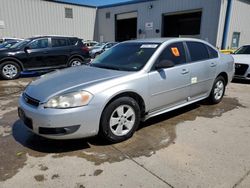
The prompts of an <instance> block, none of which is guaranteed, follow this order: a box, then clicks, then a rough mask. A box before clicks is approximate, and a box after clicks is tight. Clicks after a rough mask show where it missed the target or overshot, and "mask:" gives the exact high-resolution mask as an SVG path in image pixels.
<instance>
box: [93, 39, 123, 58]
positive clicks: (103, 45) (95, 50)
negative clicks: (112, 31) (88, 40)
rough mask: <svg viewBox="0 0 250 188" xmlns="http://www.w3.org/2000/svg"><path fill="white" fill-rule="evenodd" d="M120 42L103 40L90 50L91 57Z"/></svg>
mask: <svg viewBox="0 0 250 188" xmlns="http://www.w3.org/2000/svg"><path fill="white" fill-rule="evenodd" d="M116 44H118V43H117V42H103V43H99V44H97V45H95V46H94V47H93V48H92V49H91V50H90V57H91V58H95V57H96V56H98V55H100V54H101V53H102V52H104V51H106V50H108V49H110V48H112V47H113V46H114V45H116Z"/></svg>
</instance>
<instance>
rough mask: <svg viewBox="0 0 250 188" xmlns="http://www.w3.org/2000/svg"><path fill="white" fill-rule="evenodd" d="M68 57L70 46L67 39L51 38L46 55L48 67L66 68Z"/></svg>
mask: <svg viewBox="0 0 250 188" xmlns="http://www.w3.org/2000/svg"><path fill="white" fill-rule="evenodd" d="M69 55H70V46H69V41H68V39H67V38H63V37H62V38H60V37H52V38H51V48H50V50H49V53H48V57H49V62H48V66H49V67H61V66H66V65H67V62H68V58H69Z"/></svg>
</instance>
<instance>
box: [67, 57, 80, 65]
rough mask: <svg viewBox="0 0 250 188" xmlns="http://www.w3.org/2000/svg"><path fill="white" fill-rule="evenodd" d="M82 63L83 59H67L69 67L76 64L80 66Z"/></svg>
mask: <svg viewBox="0 0 250 188" xmlns="http://www.w3.org/2000/svg"><path fill="white" fill-rule="evenodd" d="M82 64H83V60H82V59H80V58H72V59H71V60H70V61H69V67H76V66H80V65H82Z"/></svg>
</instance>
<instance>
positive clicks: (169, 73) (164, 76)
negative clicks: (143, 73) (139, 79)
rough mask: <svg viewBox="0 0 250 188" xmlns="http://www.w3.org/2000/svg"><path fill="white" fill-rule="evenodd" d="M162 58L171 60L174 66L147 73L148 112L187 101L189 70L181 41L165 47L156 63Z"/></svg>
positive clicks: (153, 69)
mask: <svg viewBox="0 0 250 188" xmlns="http://www.w3.org/2000/svg"><path fill="white" fill-rule="evenodd" d="M162 60H165V61H166V60H167V61H172V62H173V64H174V66H173V67H169V68H164V69H159V70H156V69H155V68H154V67H153V68H152V71H151V72H150V73H149V74H148V76H149V93H150V97H149V98H150V112H155V111H158V110H162V109H164V110H165V109H168V108H172V107H174V106H178V105H181V104H184V103H186V102H187V98H188V95H189V87H190V70H189V64H188V63H187V58H186V53H185V49H184V45H183V43H182V42H178V43H173V44H170V45H169V46H167V47H166V49H165V50H164V51H163V52H162V54H161V55H160V57H159V59H158V60H157V62H156V64H157V63H159V62H161V61H162Z"/></svg>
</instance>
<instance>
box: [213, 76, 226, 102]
mask: <svg viewBox="0 0 250 188" xmlns="http://www.w3.org/2000/svg"><path fill="white" fill-rule="evenodd" d="M223 93H224V83H223V81H221V80H219V81H218V82H217V83H216V84H215V88H214V98H215V99H216V100H220V99H221V98H222V96H223Z"/></svg>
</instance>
